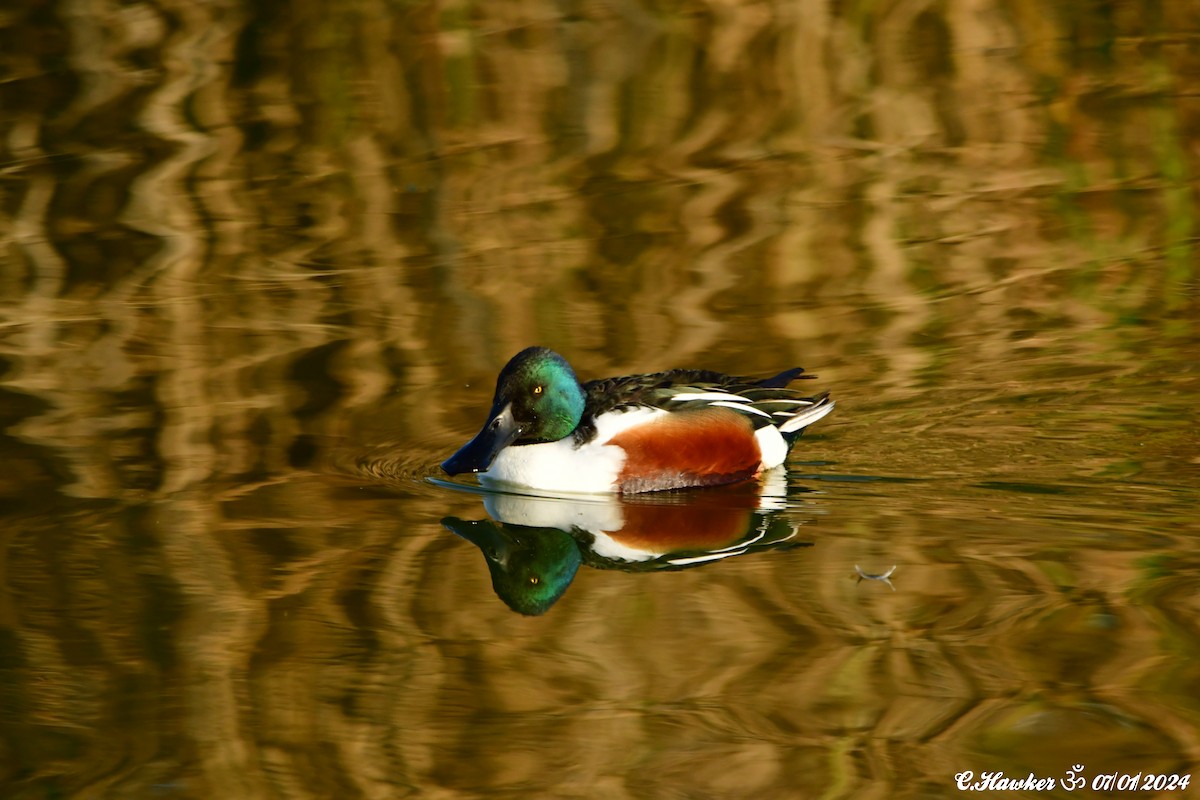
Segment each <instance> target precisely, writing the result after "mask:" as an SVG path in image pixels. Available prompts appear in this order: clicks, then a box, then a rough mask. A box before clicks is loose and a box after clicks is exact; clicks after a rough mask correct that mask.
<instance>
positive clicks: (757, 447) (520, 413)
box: [442, 347, 834, 493]
mask: <svg viewBox="0 0 1200 800" xmlns="http://www.w3.org/2000/svg"><path fill="white" fill-rule="evenodd" d="M803 371H804V370H802V369H800V368H799V367H797V368H794V369H789V370H787V371H785V372H781V373H779V374H778V375H776V376H774V377H771V378H765V379H756V378H745V377H738V376H733V375H725V374H722V373H719V372H710V371H707V370H689V369H676V370H671V371H669V372H656V373H652V374H648V375H630V376H626V377H620V378H607V379H603V380H594V381H588V382H587V383H583V384H581V383H580V382H579V379H578V378H576V377H575V372H574V370H572V369H571V365H570V364H568V363H567V361H566V359H564V358H563V357H562V356H560V355H559V354H558V353H555V352H554V351H552V350H548V349H546V348H544V347H530V348H527V349H525V350H522V351H521V352H520V353H518V354H517V355H516V356H514V357H513V359H512V360H511V361H509V362H508V364H507V366H505V367H504V369H503V370H501V372H500V376H499V378H497V380H496V393H495V396H494V398H493V400H492V410H491V411H490V412H489V413H488V419H487V422H486V423H485V424H484V426H483V429H482V430H480V432H479V433H478V434H476V436H475V438H473V439H471V441H469V442H467V443H466V444H465V445H463V447H462V448H461V449H460V450H459V451H458V452H457V453H455V454H454V455H452V456H451V457H450V458H448V459H446V461H445V462H443V464H442V469H444V470H445V471H446V472H447V473H449V474H450V475H458V474H460V473H465V472H474V473H478V474H479V479H480V481H481V482H482V483H484V484H485V485H500V486H504V485H510V486H517V487H525V488H530V489H536V490H540V491H548V492H604V493H608V492H650V491H659V490H663V489H679V488H684V487H690V486H713V485H717V484H724V483H733V482H735V481H741V480H746V479H748V478H753V477H755V476H757V475H759V474H760V473H762V472H763V471H764V470H768V469H771V468H773V467H777V466H779V465H780V464H782V463H783V462H784V459H786V458H787V454H788V451H789V450H790V449H791V447H792V445H793V444H795V442H796V440H797V439H798V438H799V437H800V434H801V433H802V432H803V430H804V429H805V428H806V427H808V426H809V425H811V424H812V423H814V422H816V421H817V420H819V419H821V418H822V417H824V416H825V415H826V414H828V413H829V412H830V411H832V410H833V406H834V403H833V401H832V400H830V399H829V395H828V394H827V393H822V394H819V395H816V396H814V397H805V396H803V395H801V394H800V393H799V392H797V391H794V390H791V389H788V388H787V386H788V384H789V383H791V382H792V381H793V380H795V379H797V378H809V377H812V376H810V375H801V373H802V372H803Z"/></svg>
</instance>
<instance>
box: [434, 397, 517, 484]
mask: <svg viewBox="0 0 1200 800" xmlns="http://www.w3.org/2000/svg"><path fill="white" fill-rule="evenodd" d="M520 435H521V426H520V425H518V424H517V421H516V420H515V419H513V415H512V406H508V405H506V406H505V407H504V408H502V409H500V411H499V412H497V413H496V414H495V415H494V416H492V418H491V419H489V420H488V421H487V424H486V425H484V426H483V430H481V431H480V432H479V433H477V434H475V438H474V439H472V440H471V441H469V442H467V443H466V444H464V445H463V446H462V447H461V448H459V451H458V452H457V453H455V454H454V455H452V456H450V457H449V458H447V459H446V460H445V461H443V462H442V469H443V470H445V472H446V474H447V475H460V474H462V473H464V472H484V471H486V470H487V468H488V467H490V466H491V465H492V462H493V461H495V460H496V454H497V453H499V452H500V451H501V450H503V449H504V448H505V447H508V446H509V445H510V444H512V443H513V440H515V439H516V438H517V437H518V436H520Z"/></svg>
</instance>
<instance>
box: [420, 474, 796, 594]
mask: <svg viewBox="0 0 1200 800" xmlns="http://www.w3.org/2000/svg"><path fill="white" fill-rule="evenodd" d="M771 488H773V487H771V485H770V484H769V483H768V484H760V483H757V482H746V483H743V484H738V485H734V486H730V487H723V488H720V489H704V490H698V491H695V492H685V493H672V494H669V495H641V496H637V497H632V498H627V497H597V498H593V497H586V498H566V497H538V496H530V495H518V494H486V495H484V499H483V505H484V509H485V510H486V511H487V513H488V516H489V517H490V519H480V520H463V519H459V518H457V517H446V518H445V519H443V520H442V524H443V525H444V526H445V527H446V528H447V529H449V530H450V531H451V532H453V533H455V534H457V535H459V536H461V537H462V538H464V539H466V540H467V541H469V542H471V543H472V544H474V545H475V546H476V547H478V548H479V550H480V552H482V553H483V556H484V559H485V560H486V561H487V565H488V570H489V571H490V572H491V575H492V587H493V588H494V589H495V591H496V594H497V595H498V596H499V597H500V599H501V600H503V601H504V602H505V603H506V604H507V605H508V606H509V607H510V608H512V609H513V610H514V611H518V612H520V613H522V614H527V615H538V614H544V613H545V612H546V611H547V610H548V609H549V608H550V607H551V606H553V605H554V604H555V603H556V602H558V599H559V598H560V597H562V595H563V593H564V592H566V590H567V587H568V586H570V585H571V581H573V580H574V579H575V574H576V572H577V571H578V570H579V566H580V564H586V565H588V566H589V567H593V568H596V569H618V570H622V571H624V572H640V571H652V570H664V569H687V568H690V567H696V566H700V565H702V564H706V563H711V562H713V561H720V560H723V559H726V558H730V557H733V556H740V555H744V554H746V553H749V552H754V551H760V550H778V549H790V548H794V547H807V546H809V545H810V544H811V543H810V542H802V541H799V540H798V538H797V534H798V526H799V524H800V523H801V522H802V521H803V520H800V519H797V518H796V516H795V514H789V513H785V508H786V506H785V504H784V503H783V499H782V497H781V496H779V494H775V493H773V492H772V491H771Z"/></svg>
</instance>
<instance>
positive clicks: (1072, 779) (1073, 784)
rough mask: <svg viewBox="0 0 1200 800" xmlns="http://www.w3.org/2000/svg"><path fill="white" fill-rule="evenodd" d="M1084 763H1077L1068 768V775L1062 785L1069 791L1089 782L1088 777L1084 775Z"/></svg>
mask: <svg viewBox="0 0 1200 800" xmlns="http://www.w3.org/2000/svg"><path fill="white" fill-rule="evenodd" d="M1082 773H1083V764H1076V765H1074V766H1073V767H1071V768H1070V769H1069V770H1067V777H1065V778H1063V782H1062V787H1063V788H1064V789H1066V790H1067V791H1068V792H1073V791H1075V790H1076V789H1078V788H1079V787H1080V786H1083V785H1084V784H1085V783H1087V778H1085V777H1083V774H1082Z"/></svg>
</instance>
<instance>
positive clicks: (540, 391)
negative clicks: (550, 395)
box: [533, 383, 546, 395]
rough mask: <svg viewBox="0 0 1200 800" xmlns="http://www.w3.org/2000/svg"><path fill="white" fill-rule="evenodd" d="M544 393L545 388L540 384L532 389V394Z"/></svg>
mask: <svg viewBox="0 0 1200 800" xmlns="http://www.w3.org/2000/svg"><path fill="white" fill-rule="evenodd" d="M544 391H546V387H544V386H542V385H541V384H540V383H539V384H538V385H537V386H535V387H533V393H534V394H535V395H539V394H541V393H542V392H544Z"/></svg>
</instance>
